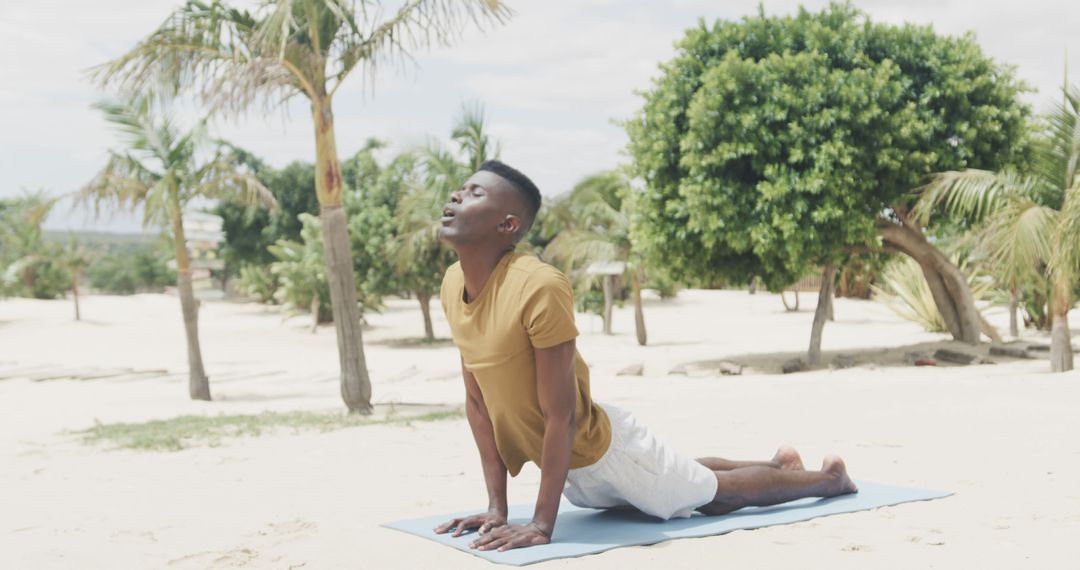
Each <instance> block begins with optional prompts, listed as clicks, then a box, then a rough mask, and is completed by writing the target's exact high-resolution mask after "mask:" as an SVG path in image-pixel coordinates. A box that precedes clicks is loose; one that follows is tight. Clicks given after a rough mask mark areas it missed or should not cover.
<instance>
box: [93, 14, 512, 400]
mask: <svg viewBox="0 0 1080 570" xmlns="http://www.w3.org/2000/svg"><path fill="white" fill-rule="evenodd" d="M380 8H381V2H379V1H378V0H353V1H348V0H276V1H272V2H271V1H265V2H263V3H261V4H260V5H259V7H258V8H257V9H256V11H255V12H254V13H251V12H249V11H246V10H240V9H238V8H234V7H232V6H230V5H229V4H228V3H226V2H224V1H222V0H212V1H210V2H202V1H199V0H188V1H187V3H185V4H184V5H183V6H181V7H180V8H177V9H176V11H175V12H173V14H172V15H171V16H170V17H169V19H167V20H166V21H165V23H163V24H162V25H161V26H160V27H159V28H158V29H157V30H156V31H154V32H153V33H152V34H150V36H149V37H147V38H146V39H145V40H143V41H142V42H140V43H139V44H138V45H136V46H135V48H134V49H132V50H131V51H129V52H128V53H126V54H124V55H122V56H120V57H119V58H117V59H115V60H113V61H111V62H108V63H106V64H104V65H102V66H100V67H98V68H96V69H95V71H94V76H95V78H96V79H97V80H98V81H99V82H101V83H102V84H107V85H108V84H115V85H116V86H118V87H120V88H121V89H123V90H125V91H129V92H144V91H147V90H151V91H153V92H156V93H158V94H161V95H164V96H171V95H173V94H175V93H177V92H179V91H181V90H183V89H185V88H195V87H198V88H201V89H200V91H201V96H202V99H203V100H204V102H206V103H208V104H209V105H211V108H212V109H213V110H215V111H217V110H220V111H223V112H226V113H231V114H237V113H239V112H242V111H245V110H247V109H249V108H250V107H252V106H253V105H254V104H255V103H256V102H257V101H261V102H262V103H263V104H264V106H265V108H267V109H269V108H271V107H274V106H277V105H280V104H282V103H284V102H285V101H287V100H289V99H291V98H292V97H295V96H296V95H303V96H304V97H306V98H307V99H308V101H309V102H310V103H311V115H312V121H313V124H314V127H315V175H316V178H315V192H316V193H317V194H318V198H319V204H320V207H321V208H320V209H321V212H320V217H321V218H322V231H323V241H324V245H325V248H326V268H327V278H328V280H329V282H330V300H331V304H332V306H333V312H334V326H335V328H336V329H337V343H338V355H339V360H340V366H341V395H342V398H343V399H344V401H345V405H346V406H347V407H348V409H349V411H350V412H355V413H364V414H366V413H370V411H371V382H370V380H369V378H368V372H367V365H366V363H365V360H364V351H363V339H362V337H361V333H360V312H359V308H358V306H357V300H356V275H355V273H354V272H353V269H352V268H353V263H352V255H351V252H350V251H349V248H350V243H349V236H348V230H347V221H346V216H345V211H344V208H343V207H342V193H343V188H344V187H343V184H342V180H341V164H340V161H339V159H338V155H337V142H336V138H335V134H334V113H333V100H334V94H335V93H336V92H337V90H338V89H339V88H340V87H341V85H342V84H343V83H344V82H345V80H346V79H347V78H348V77H349V75H351V74H352V72H354V71H355V70H356V69H358V68H359V69H363V70H365V71H366V72H367V73H368V76H369V77H371V76H372V75H373V74H374V72H375V70H376V68H377V66H378V65H380V64H382V63H384V62H386V63H394V62H401V61H405V60H406V59H407V58H408V57H409V51H410V50H414V49H419V48H423V47H427V46H430V45H431V44H433V43H438V44H444V45H445V44H448V43H449V42H450V40H452V39H454V37H455V36H456V35H457V33H458V31H459V30H461V29H462V28H463V27H464V24H466V23H467V22H480V21H481V20H487V21H496V22H502V21H504V20H506V19H507V18H509V16H510V11H509V9H508V8H507V7H506V6H504V5H503V4H502V2H500V1H499V0H456V1H455V0H407V1H406V2H404V3H403V4H402V5H401V6H400V7H399V8H398V9H397V11H396V12H395V13H394V14H393V15H392V16H391V17H389V18H386V19H383V18H382V11H381V9H380Z"/></svg>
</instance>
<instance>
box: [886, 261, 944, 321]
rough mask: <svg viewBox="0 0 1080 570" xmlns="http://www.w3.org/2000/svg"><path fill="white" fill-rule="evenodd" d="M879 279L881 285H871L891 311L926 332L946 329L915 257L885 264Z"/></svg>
mask: <svg viewBox="0 0 1080 570" xmlns="http://www.w3.org/2000/svg"><path fill="white" fill-rule="evenodd" d="M882 280H883V281H884V283H885V287H884V288H880V287H878V286H876V285H873V286H871V289H872V290H873V292H874V294H875V296H876V297H877V298H878V299H879V300H882V301H884V302H885V304H886V305H888V307H889V308H890V309H892V311H893V312H894V313H896V314H897V315H898V316H900V317H901V318H903V319H905V320H908V321H911V322H913V323H916V324H918V325H920V326H922V328H924V329H926V330H927V331H929V332H948V329H947V328H946V327H945V319H944V317H942V316H941V311H939V310H938V308H937V304H936V303H934V297H933V294H931V293H930V286H929V285H927V283H926V279H925V278H924V277H923V273H922V268H920V267H919V263H918V262H917V261H915V260H914V259H911V258H910V257H900V258H897V259H896V260H894V261H893V262H892V263H890V264H889V265H888V266H887V267H886V269H885V272H884V274H883V275H882Z"/></svg>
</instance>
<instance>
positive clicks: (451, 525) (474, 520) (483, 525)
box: [435, 511, 506, 536]
mask: <svg viewBox="0 0 1080 570" xmlns="http://www.w3.org/2000/svg"><path fill="white" fill-rule="evenodd" d="M505 524H506V515H505V514H503V513H499V512H493V511H488V512H486V513H481V514H478V515H472V516H469V517H462V518H456V519H454V520H452V521H449V522H445V523H443V524H441V525H439V526H437V527H435V533H436V534H445V533H447V532H450V531H451V530H454V529H456V530H454V536H461V535H462V534H463V533H464V532H465V531H467V530H472V529H474V528H475V529H477V531H478V532H479V533H480V534H485V533H487V532H488V531H490V530H491V529H493V528H496V527H500V526H503V525H505Z"/></svg>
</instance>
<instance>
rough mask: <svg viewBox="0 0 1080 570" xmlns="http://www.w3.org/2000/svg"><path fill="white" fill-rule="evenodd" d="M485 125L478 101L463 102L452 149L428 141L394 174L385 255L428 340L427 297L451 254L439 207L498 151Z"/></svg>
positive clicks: (432, 335) (439, 280)
mask: <svg viewBox="0 0 1080 570" xmlns="http://www.w3.org/2000/svg"><path fill="white" fill-rule="evenodd" d="M485 125H486V120H485V117H484V110H483V108H482V107H481V106H480V105H478V104H474V105H466V106H464V108H463V109H462V112H461V115H459V116H458V118H457V119H456V120H455V122H454V125H453V127H452V129H451V131H450V140H451V141H452V142H453V143H454V145H456V146H457V153H455V152H453V151H452V150H450V149H447V148H445V147H443V146H442V145H440V144H438V143H437V142H434V141H432V142H431V143H429V144H428V145H427V147H426V148H424V149H422V150H421V151H419V154H418V157H417V158H416V161H415V164H414V165H413V166H410V167H406V168H401V169H400V170H399V171H396V172H395V174H394V177H395V180H399V181H402V182H404V184H401V186H400V187H401V188H403V189H404V190H405V191H404V193H403V194H402V195H401V198H400V201H399V203H398V205H397V209H396V210H395V211H394V220H395V225H396V229H397V232H396V235H397V242H398V247H397V248H396V249H395V250H394V251H393V253H391V254H390V255H391V256H392V257H393V259H394V260H395V262H394V267H395V274H396V276H397V279H398V283H399V286H400V287H401V288H402V289H403V290H405V291H409V292H411V293H412V294H414V295H416V298H417V301H419V303H420V309H421V313H422V314H423V317H424V334H425V338H427V339H429V340H431V339H434V338H435V332H434V328H433V326H432V323H431V309H430V301H431V298H432V297H434V296H435V295H437V294H438V293H439V287H440V285H441V284H442V277H443V273H444V272H445V271H446V268H447V266H449V265H450V264H452V263H453V262H454V260H455V259H456V257H457V256H456V255H455V254H454V252H453V251H452V250H451V249H450V248H449V247H447V246H446V245H444V244H443V243H442V242H441V241H440V240H439V227H440V225H441V224H440V221H439V220H440V218H441V217H442V209H443V206H444V205H445V204H446V203H447V202H449V201H450V194H451V193H453V192H454V191H456V190H457V189H458V188H460V187H461V184H462V183H464V182H465V180H466V179H468V178H469V176H471V175H472V174H473V173H474V172H476V170H477V169H478V168H479V167H480V165H481V164H483V163H484V161H486V160H489V159H493V158H498V155H499V150H500V145H499V143H498V142H497V141H495V140H494V139H492V138H491V137H490V136H489V135H488V132H487V128H486V126H485Z"/></svg>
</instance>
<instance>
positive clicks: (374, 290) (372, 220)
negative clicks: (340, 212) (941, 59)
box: [341, 139, 415, 310]
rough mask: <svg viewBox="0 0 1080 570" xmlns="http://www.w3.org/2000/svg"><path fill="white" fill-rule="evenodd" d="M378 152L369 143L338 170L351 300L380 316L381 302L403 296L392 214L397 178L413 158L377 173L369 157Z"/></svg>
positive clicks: (378, 168)
mask: <svg viewBox="0 0 1080 570" xmlns="http://www.w3.org/2000/svg"><path fill="white" fill-rule="evenodd" d="M384 147H385V143H383V142H382V141H378V140H374V139H372V140H369V141H367V143H365V145H364V147H363V148H361V149H360V150H359V151H358V152H357V153H356V154H354V155H353V156H352V157H350V158H349V159H348V160H346V161H344V162H343V163H342V165H341V172H342V176H343V178H344V179H345V187H346V188H347V190H346V194H345V209H346V211H347V212H348V214H349V237H350V239H352V252H353V267H354V270H355V271H356V276H357V280H356V285H357V296H358V297H359V299H360V304H361V306H362V307H363V308H364V310H368V309H372V310H381V308H382V306H383V299H384V298H385V297H386V296H388V295H396V294H398V293H401V292H403V289H402V287H400V285H399V283H398V279H397V275H396V271H395V267H394V256H395V254H396V252H397V250H398V247H399V246H398V243H397V242H396V240H395V238H396V236H397V233H398V232H397V225H396V223H395V221H394V211H395V210H396V209H397V205H398V201H399V200H400V199H401V194H402V193H403V192H404V190H403V188H402V180H401V176H400V174H399V173H400V172H401V171H402V170H406V171H407V170H408V169H409V168H411V167H412V164H413V163H414V162H415V158H414V157H413V156H412V155H411V154H410V153H404V154H402V155H399V156H397V157H395V158H393V159H392V160H391V161H390V164H388V165H386V167H383V166H381V165H380V164H379V162H378V161H377V160H376V158H375V154H374V153H375V152H376V151H378V150H379V149H382V148H384Z"/></svg>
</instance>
